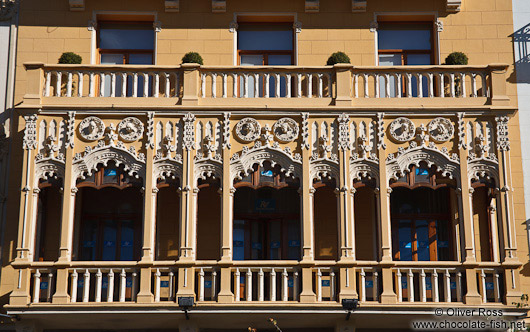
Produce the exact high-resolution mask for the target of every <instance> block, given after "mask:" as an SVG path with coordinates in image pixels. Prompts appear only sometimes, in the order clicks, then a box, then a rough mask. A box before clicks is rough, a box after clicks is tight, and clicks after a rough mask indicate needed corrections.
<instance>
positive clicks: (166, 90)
mask: <svg viewBox="0 0 530 332" xmlns="http://www.w3.org/2000/svg"><path fill="white" fill-rule="evenodd" d="M169 75H170V74H169V73H164V79H165V83H164V97H166V98H169V91H170V90H171V81H170V80H169ZM176 89H177V87H176V85H175V90H176Z"/></svg>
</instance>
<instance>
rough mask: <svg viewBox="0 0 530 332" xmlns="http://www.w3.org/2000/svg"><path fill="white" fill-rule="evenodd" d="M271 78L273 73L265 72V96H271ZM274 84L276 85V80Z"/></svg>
mask: <svg viewBox="0 0 530 332" xmlns="http://www.w3.org/2000/svg"><path fill="white" fill-rule="evenodd" d="M270 78H271V75H270V74H269V73H265V98H269V97H270V86H269V84H270ZM274 86H276V82H274ZM276 97H277V96H276Z"/></svg>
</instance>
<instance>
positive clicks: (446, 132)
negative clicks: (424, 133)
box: [427, 118, 455, 143]
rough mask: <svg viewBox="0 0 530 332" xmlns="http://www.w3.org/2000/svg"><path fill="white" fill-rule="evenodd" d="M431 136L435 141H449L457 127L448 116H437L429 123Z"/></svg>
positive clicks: (428, 127) (428, 128)
mask: <svg viewBox="0 0 530 332" xmlns="http://www.w3.org/2000/svg"><path fill="white" fill-rule="evenodd" d="M427 130H428V132H429V136H430V137H431V138H432V140H433V141H435V142H440V143H441V142H447V141H448V140H450V139H451V137H453V134H454V133H455V127H454V126H453V124H452V123H451V121H449V120H447V119H446V118H436V119H433V120H431V122H429V124H428V125H427Z"/></svg>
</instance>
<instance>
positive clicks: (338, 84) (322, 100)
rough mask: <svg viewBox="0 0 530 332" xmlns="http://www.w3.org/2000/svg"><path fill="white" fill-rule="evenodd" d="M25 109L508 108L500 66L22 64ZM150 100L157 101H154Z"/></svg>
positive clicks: (504, 68)
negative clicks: (444, 105) (26, 77)
mask: <svg viewBox="0 0 530 332" xmlns="http://www.w3.org/2000/svg"><path fill="white" fill-rule="evenodd" d="M25 66H26V69H27V71H28V80H29V81H28V84H27V93H26V95H25V99H24V101H25V104H26V105H28V106H30V105H35V104H39V105H43V106H61V105H63V106H66V105H68V106H75V105H79V106H81V105H87V104H90V105H91V106H95V107H98V106H99V107H108V106H110V105H112V107H120V106H123V107H133V106H134V107H143V106H147V105H149V107H154V108H156V107H167V106H178V105H183V106H208V107H216V106H238V105H240V106H255V107H263V106H278V107H289V106H293V105H304V106H307V107H323V106H346V107H347V106H389V107H390V106H392V107H395V106H409V107H410V106H414V105H415V104H417V105H418V106H420V105H423V106H425V105H427V106H428V105H437V106H440V105H442V104H450V105H453V106H459V105H460V106H484V105H498V106H507V105H508V103H509V99H508V98H507V97H506V69H507V67H508V66H507V65H505V64H491V65H487V66H393V67H358V66H351V65H346V64H338V65H335V66H323V67H299V66H279V67H276V66H240V67H227V66H224V67H221V66H219V67H214V66H199V65H195V64H183V65H180V66H174V67H168V66H143V65H120V66H117V65H44V64H41V63H26V64H25ZM155 100H156V102H154V101H155Z"/></svg>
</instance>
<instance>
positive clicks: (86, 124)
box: [78, 116, 105, 141]
mask: <svg viewBox="0 0 530 332" xmlns="http://www.w3.org/2000/svg"><path fill="white" fill-rule="evenodd" d="M78 130H79V135H81V137H82V138H83V139H84V140H86V141H96V140H98V139H101V138H102V137H103V134H104V133H105V124H104V123H103V121H101V119H100V118H98V117H96V116H89V117H87V118H84V119H83V121H81V123H80V124H79V127H78Z"/></svg>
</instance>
